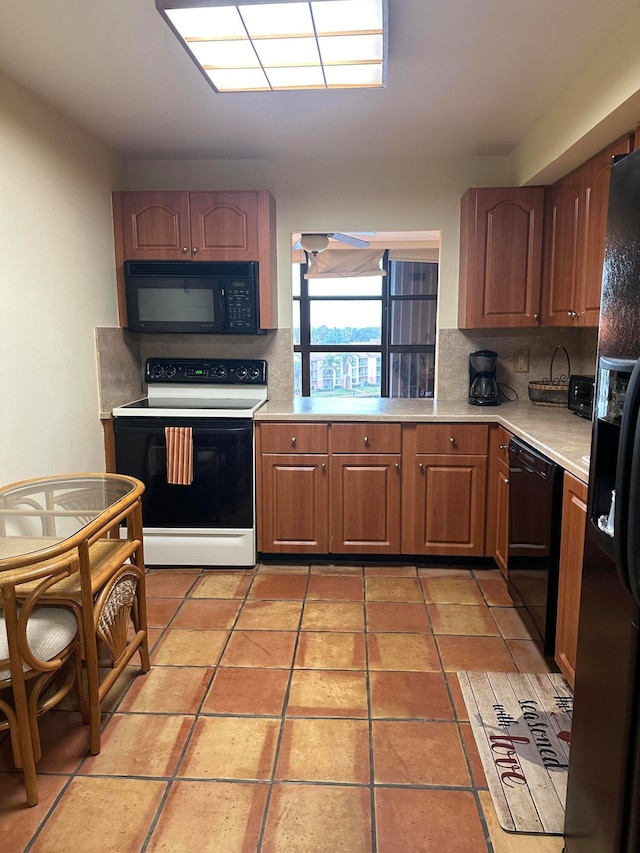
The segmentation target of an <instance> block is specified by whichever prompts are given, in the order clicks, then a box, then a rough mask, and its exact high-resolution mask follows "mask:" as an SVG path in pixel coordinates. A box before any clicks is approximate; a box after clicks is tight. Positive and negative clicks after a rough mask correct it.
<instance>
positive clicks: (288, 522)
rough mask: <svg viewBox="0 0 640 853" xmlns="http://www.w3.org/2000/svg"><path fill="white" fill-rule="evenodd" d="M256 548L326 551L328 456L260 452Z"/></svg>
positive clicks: (280, 550)
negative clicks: (261, 453) (258, 522)
mask: <svg viewBox="0 0 640 853" xmlns="http://www.w3.org/2000/svg"><path fill="white" fill-rule="evenodd" d="M260 463H261V464H260V469H259V470H260V476H261V482H260V484H259V488H258V494H259V495H260V505H259V506H258V515H259V520H260V521H261V523H260V524H259V541H258V549H259V550H260V551H264V552H266V553H270V552H272V553H291V554H297V553H300V554H306V553H310V554H326V553H327V552H328V551H329V518H328V514H329V512H328V506H329V505H328V498H329V472H328V470H327V463H328V456H326V455H321V454H318V455H305V454H302V453H300V454H291V455H278V454H263V455H262V457H261V460H260Z"/></svg>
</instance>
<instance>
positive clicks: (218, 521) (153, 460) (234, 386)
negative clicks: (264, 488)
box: [112, 358, 267, 567]
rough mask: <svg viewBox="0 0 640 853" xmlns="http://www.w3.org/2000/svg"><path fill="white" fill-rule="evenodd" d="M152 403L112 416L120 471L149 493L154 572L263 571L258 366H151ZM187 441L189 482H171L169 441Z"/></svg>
mask: <svg viewBox="0 0 640 853" xmlns="http://www.w3.org/2000/svg"><path fill="white" fill-rule="evenodd" d="M145 381H146V382H147V383H148V396H147V397H145V398H144V399H142V400H135V401H133V402H131V403H126V404H125V405H123V406H118V407H116V408H114V409H113V412H112V415H113V419H114V435H115V448H116V471H117V472H118V473H122V474H130V475H131V476H134V477H137V478H138V479H139V480H142V482H143V483H144V484H145V493H144V495H143V497H142V514H143V525H144V553H145V561H146V563H147V565H149V566H154V565H158V566H208V567H216V566H217V567H224V566H247V567H248V566H253V565H255V562H256V525H255V518H256V508H255V451H254V423H253V416H254V413H255V412H256V411H257V410H258V409H259V408H260V406H262V405H264V403H266V401H267V364H266V362H265V361H263V360H255V359H242V360H241V359H194V358H182V359H178V358H167V359H162V358H150V359H148V360H147V363H146V368H145ZM185 427H186V428H187V430H186V431H185V430H181V432H182V433H185V432H186V439H185V440H187V441H188V442H189V444H190V446H189V453H190V459H191V460H192V465H191V469H190V476H189V477H187V480H188V482H186V483H181V484H176V483H175V482H169V480H170V479H171V475H170V474H169V472H170V471H171V470H172V465H171V462H172V460H171V459H170V454H171V452H172V451H171V449H170V448H171V447H172V443H171V440H170V439H171V435H170V432H171V431H172V430H175V428H185Z"/></svg>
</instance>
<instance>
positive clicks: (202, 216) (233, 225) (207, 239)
mask: <svg viewBox="0 0 640 853" xmlns="http://www.w3.org/2000/svg"><path fill="white" fill-rule="evenodd" d="M189 207H190V217H191V243H192V246H191V254H192V258H193V260H196V261H197V260H200V261H259V260H260V257H259V247H258V199H257V196H256V193H255V192H209V193H207V192H194V193H190V194H189Z"/></svg>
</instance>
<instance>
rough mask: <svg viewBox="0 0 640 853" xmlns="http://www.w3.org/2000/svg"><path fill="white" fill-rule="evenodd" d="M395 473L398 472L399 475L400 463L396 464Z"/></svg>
mask: <svg viewBox="0 0 640 853" xmlns="http://www.w3.org/2000/svg"><path fill="white" fill-rule="evenodd" d="M396 471H397V472H398V474H399V473H400V463H399V462H396Z"/></svg>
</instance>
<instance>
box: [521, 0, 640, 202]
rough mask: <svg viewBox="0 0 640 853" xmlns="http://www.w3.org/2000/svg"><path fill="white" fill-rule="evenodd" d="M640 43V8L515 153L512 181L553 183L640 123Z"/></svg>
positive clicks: (598, 52) (587, 66)
mask: <svg viewBox="0 0 640 853" xmlns="http://www.w3.org/2000/svg"><path fill="white" fill-rule="evenodd" d="M603 14H606V13H604V7H603ZM639 44H640V11H638V12H637V13H636V14H635V15H634V16H633V17H632V18H631V19H630V20H629V21H627V22H626V23H625V25H624V26H623V27H622V29H621V30H619V32H618V33H617V34H616V35H615V36H614V37H613V38H612V39H610V40H609V41H607V42H603V43H602V44H601V45H600V47H599V49H598V50H597V51H595V52H594V53H593V54H592V55H591V57H590V59H589V62H588V64H587V65H586V66H585V67H584V68H583V70H582V72H581V73H580V74H578V75H577V76H576V77H575V78H574V80H573V81H572V82H571V85H570V86H568V87H567V89H565V90H564V91H563V92H562V95H561V97H559V98H558V99H557V101H556V102H555V103H554V104H552V105H551V106H550V108H549V109H548V110H547V111H546V112H545V114H544V115H543V116H541V117H540V118H539V119H538V121H537V122H536V123H535V125H534V127H533V128H532V129H531V131H530V132H529V133H528V134H527V135H526V136H525V138H524V139H523V140H522V141H521V142H520V144H519V145H518V146H517V148H516V149H515V150H514V151H513V153H512V156H511V170H510V175H511V180H510V183H512V184H516V185H518V186H520V185H522V184H550V183H554V182H555V181H557V180H558V179H560V178H562V177H564V175H566V174H568V173H569V172H571V171H572V170H573V169H575V168H577V167H578V166H579V165H580V164H581V163H584V162H585V161H586V160H588V159H589V158H590V157H592V156H593V155H594V154H596V153H597V152H598V151H602V149H603V148H606V146H607V145H609V143H611V142H613V141H614V140H615V139H618V138H619V137H621V136H623V135H624V134H625V133H626V132H628V131H630V130H634V128H635V127H637V126H638V125H640V50H639V49H638V45H639Z"/></svg>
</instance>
